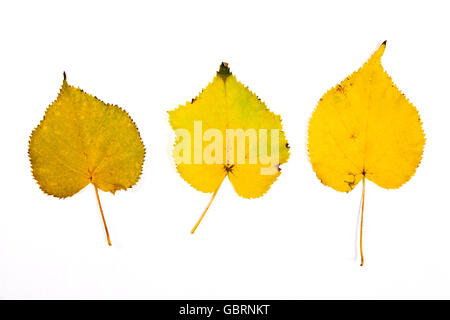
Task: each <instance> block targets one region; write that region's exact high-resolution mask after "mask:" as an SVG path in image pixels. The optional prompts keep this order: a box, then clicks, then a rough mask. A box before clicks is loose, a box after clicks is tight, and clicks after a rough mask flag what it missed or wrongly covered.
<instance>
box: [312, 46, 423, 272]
mask: <svg viewBox="0 0 450 320" xmlns="http://www.w3.org/2000/svg"><path fill="white" fill-rule="evenodd" d="M385 47H386V42H384V43H383V44H382V45H381V46H380V47H379V48H378V50H377V51H376V52H375V53H374V54H373V55H372V56H371V57H370V59H369V60H368V61H367V62H366V63H365V64H364V65H363V67H362V68H360V69H359V70H358V71H357V72H355V73H353V74H352V75H350V76H349V77H347V78H346V79H345V80H344V81H342V82H341V83H340V84H338V85H337V86H336V87H334V88H332V89H331V90H329V91H328V92H327V93H326V94H325V95H324V96H323V97H322V98H321V99H320V101H319V103H318V105H317V108H316V110H315V111H314V113H313V115H312V117H311V120H310V122H309V130H308V135H309V137H308V150H309V156H310V160H311V164H312V167H313V169H314V171H315V172H316V174H317V177H318V178H319V179H320V180H321V181H322V183H323V184H325V185H327V186H330V187H332V188H333V189H335V190H337V191H344V192H348V191H351V190H352V189H353V188H354V187H355V186H356V185H357V184H358V183H359V181H361V180H363V205H362V211H361V239H360V240H361V265H362V264H363V263H364V257H363V253H362V219H363V212H364V190H365V178H367V179H368V180H370V181H372V182H374V183H376V184H377V185H378V186H380V187H382V188H386V189H394V188H399V187H400V186H401V185H402V184H404V183H405V182H407V181H408V180H409V179H410V178H411V177H412V176H413V175H414V173H415V171H416V168H417V167H418V166H419V163H420V161H421V158H422V153H423V147H424V144H425V136H424V132H423V130H422V123H421V120H420V117H419V114H418V112H417V110H416V108H415V107H414V106H413V105H412V104H411V103H410V102H409V101H408V100H407V99H406V97H405V96H404V95H403V94H402V93H401V92H400V91H399V90H398V89H397V87H396V86H395V84H394V83H393V82H392V80H391V78H390V77H389V75H388V74H387V73H386V72H385V71H384V69H383V67H382V65H381V56H382V55H383V53H384V50H385Z"/></svg>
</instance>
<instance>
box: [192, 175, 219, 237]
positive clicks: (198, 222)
mask: <svg viewBox="0 0 450 320" xmlns="http://www.w3.org/2000/svg"><path fill="white" fill-rule="evenodd" d="M225 177H226V175H225ZM225 177H223V179H222V181H220V183H219V186H218V187H217V189H216V191H214V193H213V195H212V197H211V200H209V203H208V205H207V206H206V209H205V211H203V214H202V216H201V217H200V219H198V221H197V223H196V224H195V226H194V228H192V230H191V234H194V232H195V230H197V227H198V225H199V224H200V222H202V220H203V217H204V216H205V214H206V212H207V211H208V209H209V207H210V206H211V203H212V202H213V200H214V198H215V197H216V194H217V191H219V188H220V186H221V185H222V182H223V180H225Z"/></svg>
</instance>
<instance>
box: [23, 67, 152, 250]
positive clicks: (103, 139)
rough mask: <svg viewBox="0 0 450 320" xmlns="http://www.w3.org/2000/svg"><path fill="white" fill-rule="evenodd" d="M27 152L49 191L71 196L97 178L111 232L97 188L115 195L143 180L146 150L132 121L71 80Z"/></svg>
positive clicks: (96, 185) (35, 175)
mask: <svg viewBox="0 0 450 320" xmlns="http://www.w3.org/2000/svg"><path fill="white" fill-rule="evenodd" d="M28 154H29V157H30V161H31V167H32V172H33V176H34V178H35V179H36V181H37V183H38V184H39V187H40V188H41V190H42V191H44V192H45V193H47V194H49V195H52V196H55V197H58V198H66V197H70V196H72V195H74V194H76V193H77V192H78V191H80V190H81V189H83V188H84V187H86V186H87V185H88V184H89V183H92V184H93V186H94V189H95V193H96V197H97V201H98V205H99V208H100V213H101V215H102V219H103V224H104V227H105V231H106V236H107V240H108V244H109V245H111V240H110V237H109V233H108V228H107V225H106V222H105V217H104V214H103V210H102V206H101V203H100V198H99V195H98V189H100V190H103V191H109V192H112V193H113V194H114V193H115V192H116V191H118V190H126V189H128V188H130V187H131V186H133V185H134V184H136V182H137V181H138V180H139V177H140V175H141V171H142V164H143V162H144V154H145V149H144V145H143V143H142V140H141V138H140V136H139V131H138V129H137V128H136V125H135V124H134V122H133V120H132V119H131V118H130V116H129V115H128V113H126V112H125V111H124V110H122V109H121V108H120V107H118V106H115V105H111V104H105V103H104V102H102V101H101V100H99V99H97V98H96V97H94V96H92V95H90V94H87V93H85V92H84V91H82V90H81V89H79V88H75V87H72V86H70V85H68V84H67V81H66V74H65V73H64V80H63V84H62V87H61V90H60V92H59V95H58V98H57V99H56V100H55V101H54V102H53V103H52V104H51V105H50V106H49V107H48V109H47V111H46V112H45V116H44V119H43V120H42V121H41V123H40V124H39V125H38V126H37V127H36V128H35V129H34V131H33V133H32V135H31V138H30V142H29V150H28Z"/></svg>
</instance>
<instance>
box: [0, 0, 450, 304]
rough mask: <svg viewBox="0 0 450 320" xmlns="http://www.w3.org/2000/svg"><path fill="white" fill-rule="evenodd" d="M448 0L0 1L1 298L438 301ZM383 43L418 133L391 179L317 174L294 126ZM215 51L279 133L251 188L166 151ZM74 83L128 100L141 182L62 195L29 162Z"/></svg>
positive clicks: (449, 219)
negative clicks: (209, 174) (407, 166)
mask: <svg viewBox="0 0 450 320" xmlns="http://www.w3.org/2000/svg"><path fill="white" fill-rule="evenodd" d="M449 9H450V8H449V6H448V4H446V3H445V2H444V1H442V2H438V1H426V2H425V1H424V2H423V4H420V3H417V2H413V1H395V2H394V1H377V2H370V3H369V2H363V1H354V2H350V1H328V2H325V1H308V2H304V3H301V2H296V1H292V2H289V1H273V2H264V1H254V2H252V1H242V0H241V1H220V2H213V1H204V2H200V1H180V2H171V1H161V2H159V3H156V2H155V3H151V2H137V1H126V2H125V1H123V2H122V3H119V2H114V1H104V2H94V1H71V2H64V3H63V2H62V1H54V2H49V1H46V2H44V1H30V2H22V1H14V2H12V1H11V2H8V3H6V1H5V2H2V4H1V5H0V108H1V114H0V139H1V157H0V168H1V169H0V172H1V173H0V177H1V181H0V298H27V299H28V298H39V299H41V298H42V299H49V298H62V299H66V298H88V299H91V298H92V299H94V298H139V299H141V298H144V299H164V298H166V299H167V298H194V299H197V298H202V299H209V298H227V299H228V298H234V299H241V298H246V299H249V298H253V299H260V298H261V299H272V298H273V299H279V298H285V299H294V298H295V299H300V298H450V210H449V208H450V205H449V201H448V198H449V196H450V188H449V183H448V181H449V179H450V173H449V164H450V152H449V146H450V145H449V141H448V138H449V133H450V124H449V123H450V122H449V119H450V109H449V99H448V92H449V73H450V63H449V61H450V45H449V37H448V31H449V30H450V22H449V21H450V20H449V18H448V13H449ZM383 40H387V41H388V42H387V49H386V52H385V54H384V57H383V59H382V63H383V65H384V67H385V69H386V70H387V71H388V72H389V74H390V75H391V76H392V78H393V80H394V82H395V83H396V84H397V85H398V87H399V88H400V89H401V90H402V91H403V92H404V93H405V94H406V96H407V97H408V98H409V99H410V100H411V101H412V102H413V103H414V104H415V105H416V107H417V108H418V110H419V113H420V115H421V118H422V120H423V123H424V130H425V133H426V137H427V142H426V146H425V151H424V158H423V161H422V163H421V165H420V167H419V169H418V170H417V172H416V174H415V176H414V177H413V178H412V179H411V181H410V182H408V183H407V184H406V185H404V186H403V187H402V188H400V189H398V190H384V189H381V188H379V187H378V186H376V185H375V184H373V183H371V182H369V183H368V184H367V190H366V191H367V193H366V196H367V197H366V212H365V235H364V244H365V254H366V266H365V267H363V268H361V267H360V266H359V255H358V252H357V251H356V250H357V246H356V244H357V241H358V237H357V234H356V230H357V224H358V207H359V203H360V198H361V191H362V190H361V188H362V186H361V184H360V185H358V186H357V187H356V188H355V190H354V191H352V192H351V193H348V194H346V193H339V192H337V191H335V190H333V189H331V188H329V187H326V186H324V185H322V184H321V183H320V182H319V180H318V179H317V178H316V176H315V174H314V172H313V171H312V169H311V165H310V163H309V161H308V158H307V153H306V148H305V145H306V126H307V122H308V119H309V117H310V115H311V112H312V111H313V109H314V107H315V105H316V103H317V102H318V100H319V99H320V97H321V96H322V94H323V93H325V92H326V91H327V90H328V89H329V88H330V87H332V86H334V85H335V84H337V83H338V82H340V81H341V80H343V79H344V78H345V77H346V76H347V75H349V74H350V73H351V72H353V71H354V70H356V69H357V68H359V67H360V66H361V65H362V63H363V62H365V61H366V60H367V58H368V57H369V56H370V55H371V54H372V52H373V51H374V50H375V49H376V48H377V47H378V46H379V45H380V44H381V42H382V41H383ZM222 61H226V62H228V63H229V65H230V68H231V70H232V72H233V73H234V74H235V75H236V76H237V78H238V79H239V80H240V81H241V82H243V83H244V84H245V85H247V86H249V88H250V89H251V90H252V91H254V92H255V93H256V94H257V95H258V96H259V97H261V99H263V100H264V101H265V102H266V103H267V105H268V107H269V108H271V110H272V111H274V112H275V113H277V114H280V115H281V117H282V120H283V125H284V129H285V132H286V136H287V139H288V140H289V144H290V145H291V157H290V159H289V162H288V163H287V164H285V165H283V171H282V175H281V177H280V178H279V179H278V181H276V182H275V183H274V184H273V186H272V188H271V190H270V191H269V192H268V193H267V194H266V195H265V196H264V197H262V198H260V199H256V200H246V199H243V198H240V197H239V196H238V195H237V194H236V193H235V192H234V190H233V188H232V186H231V185H230V183H229V182H228V181H226V183H224V184H223V185H222V188H221V189H220V191H219V193H218V196H217V198H216V199H215V201H214V203H213V205H212V206H211V208H210V210H209V212H208V214H207V215H206V218H205V219H204V220H203V222H202V224H201V225H200V227H199V228H198V230H197V232H196V234H195V235H191V234H190V233H189V232H190V230H191V228H192V226H193V225H194V224H195V222H196V221H197V219H198V217H199V216H200V214H201V212H202V210H203V209H204V207H205V206H206V204H207V202H208V201H209V199H210V197H211V195H210V194H203V193H201V192H198V191H196V190H195V189H193V188H192V187H191V186H189V185H188V184H187V183H186V182H185V181H184V180H183V179H182V178H181V177H180V176H179V175H178V174H177V172H176V170H175V167H174V165H173V163H172V160H171V156H170V153H169V151H170V148H171V145H172V144H173V138H174V135H173V132H172V130H171V128H170V126H169V125H168V121H167V120H168V118H167V112H166V111H168V110H171V109H174V108H175V107H177V106H178V105H179V104H184V103H185V102H186V101H188V100H190V99H191V98H193V97H194V96H196V95H197V94H198V93H199V92H200V91H201V90H202V88H204V87H205V86H206V85H207V84H208V82H209V81H211V80H212V78H213V76H214V75H215V72H216V70H217V69H218V67H219V64H220V63H221V62H222ZM63 71H66V72H67V77H68V82H69V83H70V84H72V85H75V86H79V87H81V88H83V89H84V90H85V91H87V92H89V93H92V94H94V95H96V96H98V97H99V98H100V99H102V100H104V101H105V102H109V103H114V104H118V105H120V106H121V107H123V108H125V109H126V110H127V111H128V112H129V113H130V115H131V116H132V117H133V119H134V120H135V122H136V124H137V126H138V128H139V130H140V132H141V135H142V138H143V141H144V143H145V145H146V148H147V157H146V161H145V165H144V171H143V176H142V179H141V180H140V181H139V183H138V184H137V185H136V186H135V187H134V188H133V189H131V190H129V191H126V192H124V191H122V192H118V193H117V194H116V195H115V196H113V195H112V194H106V193H103V192H102V193H101V194H100V196H101V199H102V203H103V206H104V210H105V215H106V219H107V222H108V225H109V228H110V232H111V238H112V242H113V247H112V248H110V247H108V246H107V245H106V240H105V236H104V230H103V225H102V222H101V218H100V214H99V211H98V207H97V203H96V198H95V193H94V189H93V187H92V186H89V187H87V188H86V189H85V190H83V191H81V192H80V193H79V194H76V195H75V196H73V197H72V198H69V199H65V200H59V199H56V198H53V197H50V196H47V195H45V194H44V193H42V192H41V191H40V189H39V188H38V186H37V184H36V183H35V181H34V180H33V178H32V176H31V173H30V163H29V160H28V156H27V144H28V139H29V135H30V133H31V131H32V129H33V128H34V127H35V126H36V125H37V124H38V123H39V121H40V120H41V119H42V117H43V115H44V111H45V109H46V107H47V106H48V105H49V104H50V103H51V102H52V101H53V100H54V99H55V98H56V95H57V93H58V90H59V87H60V85H61V83H62V73H63Z"/></svg>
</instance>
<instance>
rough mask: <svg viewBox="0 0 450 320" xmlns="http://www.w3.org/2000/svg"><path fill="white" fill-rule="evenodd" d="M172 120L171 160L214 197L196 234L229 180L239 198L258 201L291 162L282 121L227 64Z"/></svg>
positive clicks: (177, 110) (179, 109)
mask: <svg viewBox="0 0 450 320" xmlns="http://www.w3.org/2000/svg"><path fill="white" fill-rule="evenodd" d="M169 120H170V124H171V126H172V128H173V129H174V130H175V132H176V135H177V138H176V141H175V148H174V150H173V156H174V158H175V162H176V164H177V170H178V172H179V173H180V175H181V177H182V178H183V179H184V180H186V181H187V182H188V183H189V184H191V185H192V186H193V187H194V188H195V189H197V190H199V191H202V192H206V193H211V192H212V193H213V196H212V198H211V201H210V202H209V204H208V206H207V207H206V209H205V211H204V212H203V214H202V215H201V217H200V219H199V221H198V222H197V224H196V225H195V227H194V228H193V229H192V233H194V231H195V230H196V228H197V226H198V224H199V223H200V222H201V220H202V219H203V217H204V215H205V214H206V211H207V210H208V208H209V206H210V205H211V203H212V201H213V199H214V197H215V196H216V194H217V192H218V190H219V188H220V185H221V184H222V182H223V181H224V179H225V178H226V177H228V178H229V179H230V182H231V184H232V185H233V187H234V190H235V191H236V192H237V194H239V195H240V196H241V197H244V198H257V197H260V196H262V195H263V194H264V193H265V192H266V191H267V190H268V189H269V188H270V186H271V185H272V183H273V182H274V181H275V180H276V179H277V177H278V176H279V175H280V170H281V169H280V165H281V164H283V163H285V162H286V161H287V160H288V158H289V150H288V149H289V146H288V144H287V141H286V138H285V135H284V132H283V131H282V125H281V119H280V116H278V115H275V114H274V113H272V112H271V111H270V110H269V109H268V108H267V107H266V105H265V104H264V102H262V101H261V100H260V99H259V98H258V97H257V96H256V95H255V94H253V93H252V92H251V91H250V90H249V89H248V88H246V87H245V86H244V85H242V84H241V83H240V82H238V81H237V80H236V77H235V76H234V75H233V74H232V73H231V72H230V69H229V68H228V65H227V64H226V63H222V65H221V66H220V70H219V71H218V72H217V75H216V76H215V77H214V79H213V81H212V82H211V83H210V84H209V85H208V86H207V87H206V89H204V90H203V91H202V93H201V94H200V95H199V96H198V97H197V98H195V99H193V100H192V101H191V102H188V103H186V105H184V106H179V107H178V108H177V109H176V110H173V111H169Z"/></svg>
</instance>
